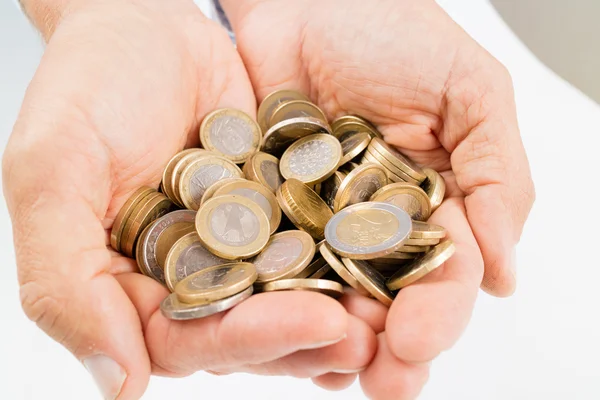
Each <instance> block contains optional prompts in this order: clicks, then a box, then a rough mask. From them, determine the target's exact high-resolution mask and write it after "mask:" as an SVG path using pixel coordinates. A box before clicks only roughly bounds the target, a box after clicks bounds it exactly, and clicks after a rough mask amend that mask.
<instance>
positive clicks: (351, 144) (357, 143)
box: [340, 132, 371, 165]
mask: <svg viewBox="0 0 600 400" xmlns="http://www.w3.org/2000/svg"><path fill="white" fill-rule="evenodd" d="M370 141H371V136H370V135H369V134H368V133H367V132H357V133H355V134H354V135H352V136H350V137H348V138H347V139H344V141H343V142H341V144H342V152H343V156H342V159H341V160H340V165H344V164H346V163H347V162H350V161H352V160H353V159H354V158H356V157H358V156H359V155H360V154H361V153H362V152H363V151H364V150H365V149H366V148H367V146H369V142H370Z"/></svg>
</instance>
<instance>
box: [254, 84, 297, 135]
mask: <svg viewBox="0 0 600 400" xmlns="http://www.w3.org/2000/svg"><path fill="white" fill-rule="evenodd" d="M292 100H305V101H308V97H306V96H305V95H303V94H302V93H300V92H296V91H295V90H277V91H275V92H272V93H271V94H269V95H268V96H267V97H265V98H264V99H263V101H262V102H261V103H260V106H259V107H258V113H257V120H258V124H259V125H260V129H261V130H262V131H263V132H266V131H267V129H269V120H270V119H271V115H273V112H274V111H275V108H277V106H279V105H280V104H282V103H285V102H287V101H292Z"/></svg>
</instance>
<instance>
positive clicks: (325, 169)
mask: <svg viewBox="0 0 600 400" xmlns="http://www.w3.org/2000/svg"><path fill="white" fill-rule="evenodd" d="M341 157H342V146H341V144H340V142H339V141H338V140H337V139H336V138H335V137H333V136H331V135H328V134H316V135H310V136H307V137H304V138H302V139H300V140H298V141H296V142H294V144H292V145H291V146H290V147H288V149H287V150H286V151H285V153H283V156H282V157H281V162H280V164H279V167H280V169H281V174H282V175H283V177H284V178H285V179H290V178H294V179H298V180H299V181H301V182H304V183H306V184H307V185H314V184H316V183H319V182H323V181H324V180H325V179H327V178H328V177H330V176H331V175H333V173H334V172H335V170H336V169H337V166H338V164H339V162H340V159H341Z"/></svg>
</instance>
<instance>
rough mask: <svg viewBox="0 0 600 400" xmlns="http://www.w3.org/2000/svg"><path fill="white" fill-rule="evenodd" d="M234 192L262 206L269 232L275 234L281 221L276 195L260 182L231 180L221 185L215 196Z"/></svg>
mask: <svg viewBox="0 0 600 400" xmlns="http://www.w3.org/2000/svg"><path fill="white" fill-rule="evenodd" d="M226 194H234V195H239V196H242V197H245V198H247V199H250V200H252V201H253V202H255V203H256V204H258V205H259V206H260V208H262V210H263V211H264V212H265V214H266V216H267V218H268V219H269V226H270V230H269V234H271V235H272V234H273V233H274V232H275V231H276V230H277V228H278V227H279V224H280V223H281V208H279V204H277V199H276V198H275V195H274V194H273V193H272V192H271V191H270V190H269V189H267V188H266V187H264V186H263V185H261V184H260V183H256V182H252V181H247V180H243V179H242V180H236V181H229V182H226V183H225V184H223V185H222V186H221V187H219V188H218V189H217V190H216V191H215V193H214V196H213V197H217V196H223V195H226Z"/></svg>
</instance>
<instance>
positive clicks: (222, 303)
mask: <svg viewBox="0 0 600 400" xmlns="http://www.w3.org/2000/svg"><path fill="white" fill-rule="evenodd" d="M252 291H253V289H252V286H250V287H249V288H247V289H245V290H244V291H242V292H240V293H237V294H234V295H233V296H231V297H226V298H224V299H221V300H217V301H214V302H212V303H208V304H187V303H182V302H181V301H179V299H178V298H177V294H175V293H171V294H170V295H169V296H167V297H166V298H165V299H164V300H163V301H162V302H161V303H160V311H161V313H162V314H163V315H164V316H165V317H166V318H169V319H172V320H180V321H185V320H190V319H198V318H205V317H209V316H211V315H214V314H217V313H220V312H223V311H226V310H229V309H231V308H233V307H235V306H236V305H238V304H240V303H241V302H242V301H244V300H246V299H247V298H249V297H250V296H251V295H252Z"/></svg>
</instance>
